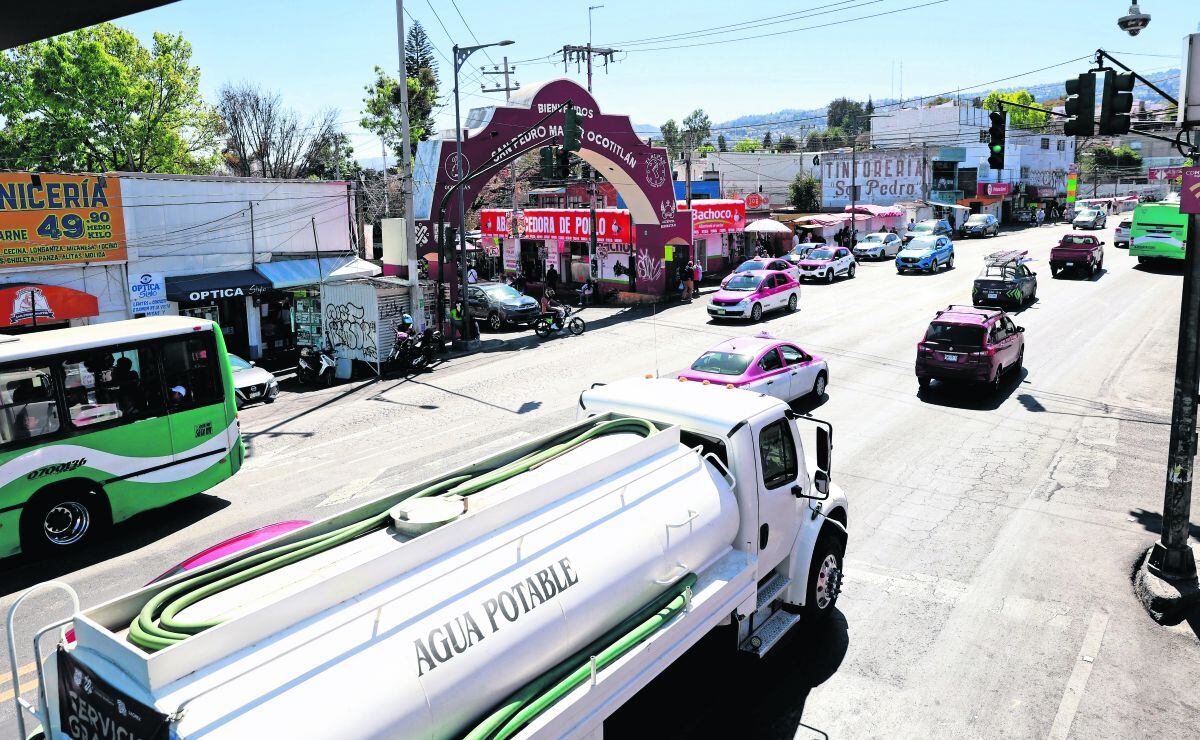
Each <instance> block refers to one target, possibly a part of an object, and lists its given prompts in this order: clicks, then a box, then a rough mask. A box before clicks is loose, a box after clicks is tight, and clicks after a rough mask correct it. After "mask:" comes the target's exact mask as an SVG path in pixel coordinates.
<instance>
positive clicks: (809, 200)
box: [788, 172, 821, 212]
mask: <svg viewBox="0 0 1200 740" xmlns="http://www.w3.org/2000/svg"><path fill="white" fill-rule="evenodd" d="M788 203H791V204H792V206H793V207H794V208H796V209H798V210H800V211H806V212H810V211H819V210H821V183H820V181H818V180H817V178H815V177H813V176H812V175H806V174H805V173H803V172H798V173H796V179H794V180H792V182H791V184H790V185H788Z"/></svg>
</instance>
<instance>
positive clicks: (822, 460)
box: [817, 427, 833, 482]
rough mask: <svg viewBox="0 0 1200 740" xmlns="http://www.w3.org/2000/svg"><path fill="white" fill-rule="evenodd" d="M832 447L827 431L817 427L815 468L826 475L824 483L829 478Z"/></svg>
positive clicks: (831, 440)
mask: <svg viewBox="0 0 1200 740" xmlns="http://www.w3.org/2000/svg"><path fill="white" fill-rule="evenodd" d="M832 447H833V439H832V437H830V435H829V430H828V429H826V428H825V427H817V467H818V468H819V469H820V470H822V471H824V472H825V473H826V482H828V477H829V476H828V472H829V458H830V450H831V449H832Z"/></svg>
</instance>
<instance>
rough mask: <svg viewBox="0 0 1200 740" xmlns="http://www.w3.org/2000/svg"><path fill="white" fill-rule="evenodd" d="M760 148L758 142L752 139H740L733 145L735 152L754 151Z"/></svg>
mask: <svg viewBox="0 0 1200 740" xmlns="http://www.w3.org/2000/svg"><path fill="white" fill-rule="evenodd" d="M761 148H762V147H761V146H760V145H759V143H758V142H757V141H754V140H753V139H742V140H741V141H739V142H737V143H736V144H734V145H733V151H735V152H756V151H758V150H759V149H761Z"/></svg>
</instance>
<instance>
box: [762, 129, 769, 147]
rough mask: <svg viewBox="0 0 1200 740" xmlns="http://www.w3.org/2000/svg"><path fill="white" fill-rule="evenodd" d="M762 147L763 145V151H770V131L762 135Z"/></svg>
mask: <svg viewBox="0 0 1200 740" xmlns="http://www.w3.org/2000/svg"><path fill="white" fill-rule="evenodd" d="M762 145H763V149H770V148H771V132H770V131H768V132H767V133H765V134H763V142H762Z"/></svg>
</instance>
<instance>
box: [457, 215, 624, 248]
mask: <svg viewBox="0 0 1200 740" xmlns="http://www.w3.org/2000/svg"><path fill="white" fill-rule="evenodd" d="M509 220H510V211H509V210H508V209H504V208H485V209H483V211H482V213H480V216H479V233H480V236H483V237H501V238H507V237H511V236H514V234H513V233H512V230H511V226H510V224H509ZM514 225H515V224H514ZM590 227H591V216H590V214H589V212H588V211H586V210H584V209H582V208H526V209H525V210H524V211H523V212H522V217H521V219H520V225H519V226H518V228H517V233H516V234H515V235H516V236H520V237H521V238H522V239H544V240H559V239H561V240H563V241H568V242H586V241H588V239H589V236H590V233H591V228H590ZM596 241H597V243H600V244H632V243H633V222H632V220H631V218H630V215H629V211H626V210H616V209H603V210H597V211H596Z"/></svg>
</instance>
